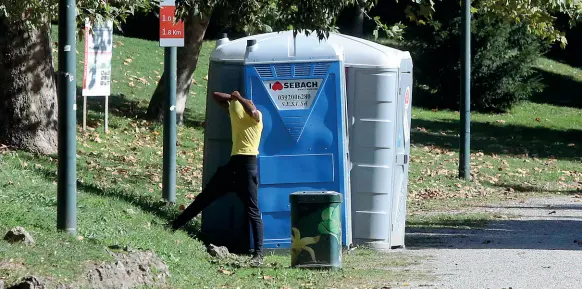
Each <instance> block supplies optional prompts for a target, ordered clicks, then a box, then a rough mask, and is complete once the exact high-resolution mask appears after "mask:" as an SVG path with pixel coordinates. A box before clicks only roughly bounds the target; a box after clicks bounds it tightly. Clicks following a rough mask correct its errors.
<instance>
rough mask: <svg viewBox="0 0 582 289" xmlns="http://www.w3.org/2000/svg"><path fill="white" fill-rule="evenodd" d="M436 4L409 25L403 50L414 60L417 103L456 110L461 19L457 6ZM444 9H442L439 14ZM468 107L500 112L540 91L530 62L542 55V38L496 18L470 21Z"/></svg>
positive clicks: (477, 18)
mask: <svg viewBox="0 0 582 289" xmlns="http://www.w3.org/2000/svg"><path fill="white" fill-rule="evenodd" d="M445 2H448V3H449V6H450V7H440V8H437V9H436V11H437V15H435V16H436V17H437V18H435V19H434V20H433V21H432V22H431V23H429V25H425V26H411V27H410V28H409V29H408V31H407V34H406V39H407V45H406V46H407V48H408V49H409V50H410V51H411V53H412V55H413V61H414V67H415V68H414V78H415V83H416V87H417V89H416V91H415V92H416V95H415V97H414V101H415V104H416V105H420V106H425V107H431V108H448V109H458V108H459V101H460V79H461V78H460V74H461V67H460V56H461V39H460V36H461V35H460V28H461V27H460V26H461V18H460V17H459V15H460V9H459V7H458V4H457V5H456V6H453V5H451V3H452V4H456V2H454V1H443V2H441V3H445ZM439 11H444V12H439ZM471 30H472V36H471V50H472V52H471V55H472V59H471V66H472V67H471V72H472V75H471V106H472V109H473V110H478V111H487V112H491V111H494V112H500V111H506V110H508V109H510V108H511V107H512V106H513V105H515V104H517V103H519V102H520V101H522V100H525V99H527V98H529V97H530V96H531V95H532V94H533V93H535V92H536V91H539V90H540V89H542V87H543V86H542V84H541V81H540V78H539V75H538V74H537V72H536V70H535V69H534V68H533V67H532V65H533V63H534V62H535V61H536V60H537V59H538V58H539V57H541V55H542V47H543V46H542V42H541V41H540V40H538V39H536V38H535V37H534V36H532V35H530V34H528V32H527V30H526V27H524V26H522V25H511V24H508V23H504V22H503V21H501V20H499V19H490V18H485V17H479V16H478V15H477V16H476V17H475V15H474V18H473V21H472V27H471Z"/></svg>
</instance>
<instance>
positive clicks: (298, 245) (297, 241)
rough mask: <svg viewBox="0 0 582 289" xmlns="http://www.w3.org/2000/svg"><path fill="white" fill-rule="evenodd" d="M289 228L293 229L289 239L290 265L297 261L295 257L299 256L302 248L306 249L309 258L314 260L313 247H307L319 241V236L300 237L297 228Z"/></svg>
mask: <svg viewBox="0 0 582 289" xmlns="http://www.w3.org/2000/svg"><path fill="white" fill-rule="evenodd" d="M291 230H292V231H293V234H292V239H291V260H292V264H291V266H293V265H295V263H296V262H297V258H298V257H299V253H301V251H303V250H305V251H307V253H309V255H310V256H311V260H312V261H313V262H315V252H314V251H313V249H311V248H310V247H308V245H312V244H315V243H317V242H319V236H316V237H305V238H303V239H302V238H301V233H300V232H299V229H297V228H291Z"/></svg>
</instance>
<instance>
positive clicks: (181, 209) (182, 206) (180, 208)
mask: <svg viewBox="0 0 582 289" xmlns="http://www.w3.org/2000/svg"><path fill="white" fill-rule="evenodd" d="M178 210H180V211H184V210H186V206H184V204H181V205H180V207H179V208H178Z"/></svg>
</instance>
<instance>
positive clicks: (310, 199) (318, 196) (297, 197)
mask: <svg viewBox="0 0 582 289" xmlns="http://www.w3.org/2000/svg"><path fill="white" fill-rule="evenodd" d="M289 201H290V202H291V203H341V202H342V194H340V193H338V192H334V191H300V192H295V193H291V194H290V195H289Z"/></svg>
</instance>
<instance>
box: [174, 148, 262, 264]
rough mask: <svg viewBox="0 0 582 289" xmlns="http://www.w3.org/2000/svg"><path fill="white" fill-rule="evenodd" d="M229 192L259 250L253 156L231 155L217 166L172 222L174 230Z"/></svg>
mask: <svg viewBox="0 0 582 289" xmlns="http://www.w3.org/2000/svg"><path fill="white" fill-rule="evenodd" d="M229 192H235V193H236V195H237V196H238V197H239V199H240V200H241V201H242V203H243V205H244V207H245V212H246V214H247V216H248V217H249V219H250V222H251V228H252V230H253V237H254V243H253V244H254V248H255V252H256V253H261V254H262V251H263V221H262V219H261V212H260V211H259V204H258V167H257V157H256V156H247V155H234V156H231V157H230V160H229V162H228V164H226V165H225V166H221V167H219V168H218V170H217V171H216V173H215V174H214V176H212V178H211V179H210V182H208V184H207V185H206V187H205V188H204V189H203V190H202V192H201V193H200V194H199V195H198V196H197V197H196V199H194V202H192V203H191V204H190V205H189V206H188V207H187V208H186V209H185V210H184V211H183V212H182V213H181V214H180V215H179V216H178V217H177V218H176V219H175V220H174V222H173V223H172V227H173V228H174V229H177V228H180V227H182V226H184V225H185V224H186V223H187V222H188V221H190V220H191V219H192V218H194V217H196V216H197V215H198V214H200V212H202V210H203V209H204V208H206V207H207V206H208V205H210V204H211V203H212V202H214V201H215V200H217V199H218V198H220V197H222V196H224V195H225V194H227V193H229Z"/></svg>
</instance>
